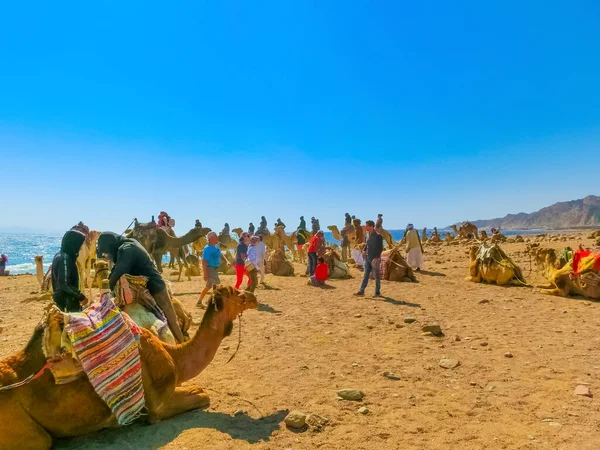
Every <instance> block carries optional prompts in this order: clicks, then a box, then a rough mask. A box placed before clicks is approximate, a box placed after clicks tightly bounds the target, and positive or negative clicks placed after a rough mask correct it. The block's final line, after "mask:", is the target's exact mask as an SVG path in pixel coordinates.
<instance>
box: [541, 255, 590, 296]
mask: <svg viewBox="0 0 600 450" xmlns="http://www.w3.org/2000/svg"><path fill="white" fill-rule="evenodd" d="M531 253H533V255H534V258H535V262H536V265H537V266H538V267H540V268H541V270H542V272H543V274H544V277H545V278H546V279H547V280H548V285H546V286H537V287H538V288H541V289H540V293H542V294H546V295H557V296H561V297H568V296H569V295H570V294H572V295H580V296H583V297H588V298H592V299H600V284H599V283H600V276H599V275H598V273H597V272H596V271H594V270H593V269H591V267H590V269H591V270H588V271H585V272H581V273H580V274H579V275H574V274H573V255H572V253H571V254H570V255H568V254H567V257H569V256H570V258H569V260H568V261H567V262H566V263H564V265H563V261H564V259H566V258H564V257H563V261H561V257H560V256H558V255H557V254H556V251H555V250H554V249H551V248H538V249H531ZM563 254H565V252H564V251H563ZM594 257H595V255H591V258H592V259H593V258H594ZM586 262H590V261H586V260H582V261H581V263H580V264H581V265H583V264H586Z"/></svg>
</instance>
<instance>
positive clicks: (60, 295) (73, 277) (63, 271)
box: [52, 230, 86, 312]
mask: <svg viewBox="0 0 600 450" xmlns="http://www.w3.org/2000/svg"><path fill="white" fill-rule="evenodd" d="M84 241H85V234H83V233H82V232H81V231H77V230H69V231H67V232H66V233H65V235H64V236H63V238H62V241H61V244H60V250H59V251H58V253H57V254H56V255H55V256H54V259H53V260H52V291H53V293H52V299H53V300H54V303H56V306H58V308H59V309H60V310H61V311H63V312H80V311H81V310H82V307H83V305H84V304H85V303H86V298H85V295H84V294H83V293H82V292H81V291H80V290H79V270H78V269H77V256H79V250H80V249H81V246H82V245H83V242H84Z"/></svg>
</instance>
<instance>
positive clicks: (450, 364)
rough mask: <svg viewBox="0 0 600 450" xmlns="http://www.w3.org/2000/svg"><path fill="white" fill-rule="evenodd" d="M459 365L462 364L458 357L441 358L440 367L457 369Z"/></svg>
mask: <svg viewBox="0 0 600 450" xmlns="http://www.w3.org/2000/svg"><path fill="white" fill-rule="evenodd" d="M458 366H460V361H459V360H458V359H451V358H444V359H440V367H443V368H444V369H455V368H456V367H458Z"/></svg>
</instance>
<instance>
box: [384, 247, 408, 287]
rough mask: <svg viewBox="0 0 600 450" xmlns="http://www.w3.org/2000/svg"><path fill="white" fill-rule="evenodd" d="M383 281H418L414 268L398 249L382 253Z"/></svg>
mask: <svg viewBox="0 0 600 450" xmlns="http://www.w3.org/2000/svg"><path fill="white" fill-rule="evenodd" d="M382 264H385V269H384V270H382V271H381V274H382V279H384V280H389V281H417V278H416V277H415V275H414V272H413V270H412V268H411V267H410V266H409V265H408V263H407V262H406V260H405V259H404V257H403V256H402V254H401V252H400V250H399V248H398V247H396V248H394V249H392V250H386V251H384V252H383V253H382Z"/></svg>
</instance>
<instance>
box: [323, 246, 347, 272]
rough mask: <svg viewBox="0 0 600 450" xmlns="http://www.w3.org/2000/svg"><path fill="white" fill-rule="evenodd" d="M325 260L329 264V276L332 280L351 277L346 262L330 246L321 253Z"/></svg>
mask: <svg viewBox="0 0 600 450" xmlns="http://www.w3.org/2000/svg"><path fill="white" fill-rule="evenodd" d="M323 258H325V262H326V263H327V265H328V266H329V278H330V279H332V280H341V279H344V278H351V276H350V269H349V268H348V264H346V263H345V262H344V261H342V260H341V258H340V255H339V254H338V253H337V252H336V251H335V250H334V249H332V248H328V249H327V250H325V254H324V255H323Z"/></svg>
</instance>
